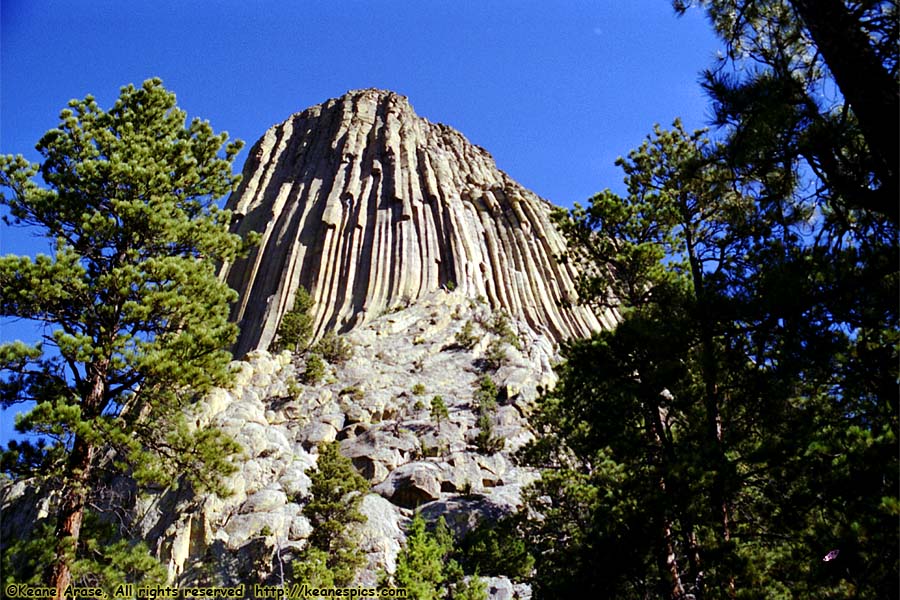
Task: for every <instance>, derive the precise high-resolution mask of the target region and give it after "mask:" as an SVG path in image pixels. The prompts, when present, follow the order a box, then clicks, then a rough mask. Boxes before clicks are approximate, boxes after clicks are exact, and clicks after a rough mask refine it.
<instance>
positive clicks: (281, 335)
mask: <svg viewBox="0 0 900 600" xmlns="http://www.w3.org/2000/svg"><path fill="white" fill-rule="evenodd" d="M312 306H313V302H312V297H310V295H309V292H307V291H306V288H304V287H302V286H301V287H300V288H298V289H297V293H296V295H295V296H294V307H293V308H292V309H291V310H289V311H288V312H286V313H285V315H284V316H283V317H282V318H281V324H279V325H278V331H277V333H276V337H275V344H274V349H275V350H290V351H292V352H300V351H302V350H306V349H307V348H308V347H309V342H310V338H312V328H313V318H312V314H311V311H312Z"/></svg>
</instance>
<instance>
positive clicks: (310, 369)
mask: <svg viewBox="0 0 900 600" xmlns="http://www.w3.org/2000/svg"><path fill="white" fill-rule="evenodd" d="M324 377H325V361H324V360H322V355H321V354H319V353H317V352H312V353H310V354H309V355H308V356H307V357H306V368H305V369H304V371H303V381H304V383H308V384H310V385H315V384H317V383H319V382H320V381H322V379H323V378H324Z"/></svg>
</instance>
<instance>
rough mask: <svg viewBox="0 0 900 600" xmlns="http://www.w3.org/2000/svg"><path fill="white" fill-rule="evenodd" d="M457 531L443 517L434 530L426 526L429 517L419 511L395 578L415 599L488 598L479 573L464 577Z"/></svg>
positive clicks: (411, 526)
mask: <svg viewBox="0 0 900 600" xmlns="http://www.w3.org/2000/svg"><path fill="white" fill-rule="evenodd" d="M455 552H456V546H455V542H454V539H453V534H452V533H451V532H450V529H449V528H448V527H447V524H446V522H445V521H444V518H443V517H441V518H440V519H439V520H438V522H437V525H436V527H435V530H434V532H429V531H427V529H426V528H425V519H423V518H422V515H421V514H419V513H416V515H415V517H413V520H412V523H411V524H410V527H409V531H407V533H406V545H405V546H404V547H403V548H402V549H401V550H400V553H399V554H398V555H397V570H396V572H395V573H394V581H395V583H396V585H397V587H399V588H405V589H406V590H407V593H408V594H409V596H408V597H409V598H411V599H413V600H443V599H445V598H446V599H453V600H486V599H487V588H486V586H485V584H484V582H483V581H481V579H480V578H478V577H477V576H473V577H470V578H469V580H468V581H467V580H466V579H465V578H464V574H463V570H462V568H461V567H460V566H459V563H458V562H457V561H456V560H455V559H454V558H452V556H453V555H454V553H455Z"/></svg>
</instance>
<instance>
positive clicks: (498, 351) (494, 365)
mask: <svg viewBox="0 0 900 600" xmlns="http://www.w3.org/2000/svg"><path fill="white" fill-rule="evenodd" d="M505 362H506V343H505V342H504V341H503V340H501V339H500V338H494V339H492V340H491V341H490V343H489V344H488V345H487V348H485V351H484V364H485V367H487V368H488V369H490V370H491V371H496V370H497V369H499V368H500V367H502V366H503V363H505Z"/></svg>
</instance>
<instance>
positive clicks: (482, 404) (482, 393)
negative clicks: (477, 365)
mask: <svg viewBox="0 0 900 600" xmlns="http://www.w3.org/2000/svg"><path fill="white" fill-rule="evenodd" d="M476 385H477V388H476V389H475V393H474V394H473V399H474V401H475V407H476V409H477V411H478V421H477V422H476V425H477V427H478V435H477V436H476V438H475V446H476V447H477V448H478V451H479V452H481V453H482V454H494V453H495V452H499V451H500V450H502V449H503V446H504V444H505V442H506V441H505V440H504V439H503V438H497V437H495V436H494V425H493V422H492V419H491V417H492V416H493V415H494V413H495V412H496V410H497V397H498V395H499V393H500V392H499V390H498V389H497V384H496V383H494V380H493V379H491V378H490V376H488V375H484V376H482V377H481V378H479V380H478V382H477V384H476Z"/></svg>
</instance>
